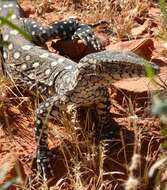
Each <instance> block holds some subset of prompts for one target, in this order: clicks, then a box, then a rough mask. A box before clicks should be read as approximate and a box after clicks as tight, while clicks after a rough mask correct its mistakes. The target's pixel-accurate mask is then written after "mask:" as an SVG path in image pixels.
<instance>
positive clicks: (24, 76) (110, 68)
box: [0, 0, 159, 180]
mask: <svg viewBox="0 0 167 190" xmlns="http://www.w3.org/2000/svg"><path fill="white" fill-rule="evenodd" d="M9 9H12V10H13V15H12V21H13V22H14V23H16V24H17V25H20V26H24V23H23V21H22V20H20V19H19V18H20V16H21V15H20V8H19V7H18V5H17V2H16V1H14V0H12V1H9V0H7V1H2V0H0V16H5V15H6V14H7V12H8V11H9ZM1 33H2V37H3V40H4V41H9V42H10V44H9V45H8V47H4V48H3V58H4V67H5V69H6V72H7V73H8V75H9V76H10V77H11V78H12V80H15V81H16V82H17V81H19V82H20V81H21V82H23V83H24V84H25V86H27V87H29V88H33V87H36V88H37V89H38V90H40V91H41V93H42V94H43V95H44V97H45V99H44V101H43V102H42V103H41V104H40V105H39V107H38V109H37V110H36V118H35V136H36V142H37V166H38V170H39V171H40V172H41V174H42V175H43V177H44V180H47V179H48V178H50V177H51V176H53V175H54V173H53V171H52V170H51V165H50V162H49V155H48V152H49V149H48V141H47V139H48V132H47V118H48V117H47V116H48V114H50V115H51V116H54V117H56V116H58V115H59V116H60V115H61V113H62V112H66V111H67V110H68V108H69V107H71V106H72V107H75V108H79V107H91V106H92V105H96V109H97V113H98V118H99V119H98V126H97V127H98V128H99V129H100V128H102V127H103V128H106V127H109V126H110V116H109V113H110V112H109V109H110V102H109V94H108V92H107V87H108V86H110V85H111V84H112V83H113V82H114V81H117V80H121V79H122V78H132V77H137V76H145V69H144V60H143V59H142V58H140V57H139V56H137V55H135V54H133V53H131V52H119V51H118V52H111V51H102V52H99V53H93V54H89V55H87V56H85V57H84V58H83V59H81V60H80V61H79V63H78V64H77V63H75V62H73V61H71V60H69V59H67V58H65V57H62V56H60V55H56V54H53V53H49V52H48V51H47V50H44V49H42V48H40V47H38V46H36V45H35V44H34V43H32V42H29V41H27V40H26V39H24V37H22V36H21V35H20V34H19V33H18V32H17V31H15V30H13V29H11V28H9V27H8V26H3V27H2V32H1ZM150 66H151V67H152V68H153V69H154V70H155V71H157V72H158V70H159V69H158V67H157V66H156V65H154V64H152V65H151V64H150Z"/></svg>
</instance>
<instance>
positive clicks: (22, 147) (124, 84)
mask: <svg viewBox="0 0 167 190" xmlns="http://www.w3.org/2000/svg"><path fill="white" fill-rule="evenodd" d="M40 2H41V3H40ZM48 2H49V1H38V2H36V1H30V0H23V1H22V3H21V5H22V7H23V9H24V10H25V13H26V15H27V17H32V18H35V19H37V20H38V21H40V22H42V23H43V24H48V23H50V22H53V21H55V20H62V19H66V18H69V17H71V16H73V17H74V16H75V17H77V18H79V19H81V20H82V21H84V22H95V21H96V19H92V14H91V13H90V11H89V8H87V7H86V6H85V7H84V5H83V4H82V5H80V4H79V3H76V2H78V1H76V2H75V1H74V2H75V3H74V2H73V1H70V0H69V1H60V0H55V1H50V2H52V3H50V4H49V3H48ZM81 2H82V1H81ZM84 11H85V12H86V13H87V14H86V13H85V15H87V16H85V15H84V13H83V12H84ZM146 11H147V13H146V14H144V15H142V14H141V15H138V16H136V18H134V23H136V24H134V26H133V27H132V29H131V38H132V40H127V39H126V40H120V38H118V36H113V35H111V34H109V33H108V32H107V29H110V27H111V25H109V26H103V27H102V29H101V28H96V32H97V34H98V35H99V37H100V39H101V40H102V43H103V45H104V47H105V48H106V49H110V50H115V49H116V50H118V49H120V50H131V51H133V52H135V53H137V54H139V55H141V56H143V57H145V58H147V59H151V60H153V61H154V62H155V63H157V64H158V65H159V66H160V67H161V73H160V76H161V77H162V80H164V81H165V80H166V78H165V77H166V73H167V66H166V64H167V60H166V59H167V58H166V54H167V49H166V48H165V46H163V41H161V40H160V39H159V38H157V37H156V32H157V31H159V29H160V27H161V25H162V23H161V17H160V9H159V7H158V6H157V4H155V3H152V4H149V8H148V7H147V9H146ZM98 19H99V18H97V20H98ZM101 19H106V18H102V17H101ZM107 19H108V18H107ZM136 20H137V21H136ZM139 20H140V22H141V23H140V22H139ZM143 20H144V21H143ZM139 23H140V24H139ZM51 44H52V45H51ZM55 44H56V45H55ZM47 45H48V49H49V50H50V51H52V52H60V53H61V51H62V48H63V51H64V52H66V54H67V55H68V56H70V57H73V55H77V56H76V57H75V59H77V57H82V56H84V55H85V54H86V53H88V52H90V51H91V50H90V49H89V47H85V46H84V45H83V44H82V43H79V44H77V43H76V44H73V43H72V42H69V41H68V42H66V41H60V40H55V41H54V43H53V42H50V43H48V44H47ZM51 46H52V47H51ZM53 47H56V48H57V49H54V48H53ZM157 80H158V79H157ZM0 84H3V85H1V89H0V97H1V100H2V101H1V102H2V103H1V110H3V112H1V113H0V126H1V128H0V155H1V157H0V166H3V163H4V162H6V161H8V163H9V168H8V174H7V176H6V177H5V178H4V179H2V180H1V179H0V183H3V182H5V181H8V180H9V179H11V178H12V177H14V176H16V174H18V170H19V171H20V173H21V175H22V178H23V179H24V180H25V179H26V178H27V177H28V176H30V175H33V174H34V170H35V167H34V165H35V164H34V161H33V158H35V156H34V155H35V148H36V146H35V141H34V127H33V125H34V113H33V110H35V108H36V107H37V105H38V103H39V101H40V98H41V97H37V96H36V95H34V94H32V93H30V92H27V91H26V92H25V91H24V90H23V89H22V88H20V89H17V88H14V87H12V86H13V85H12V84H11V83H9V82H7V81H6V79H1V82H0ZM10 89H12V92H11V90H10ZM158 89H160V87H159V86H157V85H152V84H151V83H150V82H149V80H148V79H146V78H141V79H136V80H122V81H120V82H118V83H116V84H114V85H113V86H112V87H111V89H110V91H111V102H112V107H111V113H112V116H113V118H114V119H115V120H116V122H118V123H119V125H121V126H123V127H122V130H121V131H122V133H120V135H118V137H117V138H118V139H121V141H120V140H119V143H117V141H115V142H114V143H113V144H112V148H111V149H112V153H111V156H110V157H109V158H108V159H109V160H108V161H106V163H105V167H106V168H107V170H108V171H119V172H124V173H125V174H126V175H125V176H123V177H122V176H120V174H115V176H114V177H115V178H120V179H123V180H124V179H126V178H127V170H126V168H125V167H124V165H125V164H126V163H130V161H131V157H132V155H133V150H134V147H135V145H134V141H135V142H137V143H139V144H140V145H136V146H137V147H138V149H140V153H141V155H142V164H143V166H142V168H143V167H148V165H149V164H150V163H152V162H154V161H155V160H156V159H157V158H158V152H159V145H160V141H161V137H160V122H159V119H158V118H155V117H154V116H152V114H151V111H150V104H151V101H150V98H151V92H152V91H155V90H158ZM135 115H137V116H138V119H137V120H134V119H133V118H134V116H135ZM56 126H57V125H56V124H53V123H50V125H49V127H50V130H51V131H52V132H51V133H50V138H49V146H50V148H51V149H52V150H53V152H57V154H58V155H60V156H62V153H61V151H60V150H59V149H58V150H57V148H56V147H57V145H58V144H63V143H62V142H59V141H57V140H56V138H55V137H54V134H55V133H54V132H53V131H54V130H55V128H56ZM134 126H137V127H136V128H134ZM58 130H59V132H60V134H61V135H62V138H63V139H66V140H67V139H68V140H69V139H70V140H71V137H70V135H69V134H68V130H65V129H64V127H61V128H60V127H59V129H58ZM122 138H123V139H124V140H123V142H124V143H125V144H126V145H127V146H126V148H125V152H126V156H125V155H124V150H123V149H124V148H123V147H124V144H123V143H122ZM71 143H72V144H71V145H69V144H70V143H67V144H65V143H64V144H63V145H62V146H67V147H69V149H70V151H71V152H72V151H73V149H75V146H76V145H75V146H73V143H74V142H73V141H72V142H71ZM71 146H72V148H71ZM82 148H83V149H85V147H84V146H83V147H82ZM82 148H81V149H82ZM65 154H66V157H67V160H68V159H69V157H70V156H69V155H68V151H67V153H65ZM125 157H126V159H125ZM110 158H112V160H111V159H110ZM97 159H98V158H97ZM114 160H116V161H117V163H116V162H114ZM119 163H121V164H120V165H119ZM54 164H55V163H54ZM147 164H148V165H147ZM55 165H56V166H55V167H54V170H55V171H59V172H57V173H58V174H57V175H56V179H57V180H59V179H61V177H62V176H63V175H64V174H66V172H67V171H66V169H65V167H63V166H64V162H63V161H62V160H60V161H57V162H56V164H55ZM18 168H21V169H18ZM32 168H33V169H34V170H32ZM95 168H96V166H95ZM142 168H141V173H142V172H143V171H142ZM141 175H142V174H141ZM90 176H91V175H90ZM112 180H113V179H112ZM55 181H56V180H55ZM113 181H114V180H113ZM116 184H117V181H116V182H113V187H116V186H115V185H116ZM120 184H122V182H120ZM33 185H34V184H33ZM143 187H144V186H143ZM143 187H141V189H143ZM17 188H19V187H15V186H12V188H11V189H17ZM145 188H146V187H145ZM55 189H56V188H55ZM64 189H66V188H65V187H64ZM67 189H68V188H67ZM115 189H121V186H120V185H118V186H117V187H116V188H115Z"/></svg>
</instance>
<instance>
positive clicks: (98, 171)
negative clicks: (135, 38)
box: [0, 0, 158, 190]
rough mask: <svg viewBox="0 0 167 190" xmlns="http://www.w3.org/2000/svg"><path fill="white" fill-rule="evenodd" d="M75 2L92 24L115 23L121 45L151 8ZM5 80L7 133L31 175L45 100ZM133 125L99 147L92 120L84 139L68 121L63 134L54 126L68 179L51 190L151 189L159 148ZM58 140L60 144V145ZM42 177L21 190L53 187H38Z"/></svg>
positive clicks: (1, 88)
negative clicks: (39, 116) (40, 108)
mask: <svg viewBox="0 0 167 190" xmlns="http://www.w3.org/2000/svg"><path fill="white" fill-rule="evenodd" d="M71 2H72V3H73V4H75V7H74V8H75V9H76V8H77V6H78V4H79V5H80V9H79V11H80V10H82V6H84V8H86V9H84V10H85V11H83V12H82V14H81V17H82V18H84V20H86V21H87V22H91V23H93V22H96V21H98V20H101V19H103V20H107V21H110V25H111V27H112V28H113V29H114V31H115V32H116V34H117V37H118V38H120V39H123V38H124V37H125V36H126V37H127V36H129V35H130V32H131V29H132V28H133V27H134V26H135V22H134V19H135V18H136V17H138V16H141V15H142V16H144V15H145V14H147V12H148V8H149V3H150V1H149V0H142V1H141V0H135V1H133V3H132V0H127V1H125V0H124V1H123V0H122V1H121V0H120V1H110V0H106V1H98V0H90V1H89V2H88V1H86V0H80V1H79V0H78V1H74V0H69V1H63V3H64V4H66V3H67V4H69V3H71ZM76 11H77V10H76ZM92 13H93V14H92ZM0 80H1V81H0V92H1V93H0V122H1V123H0V124H1V126H2V127H1V130H3V132H5V133H6V137H7V139H8V140H7V141H8V145H9V147H8V149H11V150H13V151H16V152H17V153H18V154H19V155H20V160H21V162H22V164H23V165H24V164H27V162H28V166H27V167H26V169H28V170H31V162H32V158H33V153H34V152H35V150H34V149H35V142H34V140H33V139H34V135H33V133H34V132H33V120H34V110H35V109H36V108H37V106H38V105H39V97H36V96H33V98H30V97H32V95H30V94H26V93H24V95H23V94H22V92H20V90H19V89H18V88H16V87H13V85H11V83H9V82H7V80H6V79H4V78H2V77H1V78H0ZM27 97H28V98H27ZM34 99H35V101H34ZM127 107H129V109H127V113H126V114H127V116H134V117H131V118H135V115H134V113H136V110H135V108H134V105H133V104H132V103H129V105H127ZM136 109H137V108H136ZM128 110H129V111H128ZM131 121H132V120H131ZM131 121H130V122H129V120H128V122H129V123H131V126H130V127H129V126H128V127H129V128H131V131H132V132H131V131H130V130H127V129H124V130H123V131H122V132H121V133H120V134H119V135H118V138H115V139H113V140H112V141H105V140H104V141H101V143H99V144H97V143H95V140H94V138H93V134H92V133H91V131H92V130H91V128H94V127H95V126H93V127H92V126H91V125H90V123H91V122H90V121H89V117H87V118H86V122H85V126H84V127H85V128H82V129H81V130H79V131H80V132H81V133H82V138H80V135H78V133H76V130H74V128H76V127H77V128H80V127H79V126H74V124H73V123H71V122H70V121H69V118H68V117H66V116H64V117H63V120H61V126H62V127H61V129H60V130H59V129H58V130H57V128H56V127H55V125H54V124H53V123H54V122H53V123H52V124H50V140H49V144H50V147H51V148H52V149H53V151H52V152H56V153H57V156H58V157H60V161H58V163H59V165H58V164H57V162H56V163H55V161H54V163H55V164H57V165H58V166H55V170H56V172H57V173H58V174H59V173H61V174H62V175H60V176H61V177H60V176H59V175H58V176H57V177H59V178H58V180H57V181H56V183H55V184H54V185H53V186H52V188H51V189H52V190H111V189H113V190H119V189H120V190H121V189H124V188H125V189H126V190H137V189H143V190H144V189H147V185H148V181H149V179H148V171H149V168H150V165H151V164H152V163H153V162H154V161H155V160H156V158H157V154H158V143H157V141H156V140H154V138H153V137H152V138H151V137H150V138H149V137H148V139H149V140H148V141H147V140H146V141H145V139H144V138H143V136H142V130H141V129H140V128H139V127H138V125H137V122H136V120H135V119H134V120H133V121H132V122H131ZM128 122H127V125H128ZM77 125H78V124H77ZM64 128H65V129H64ZM125 131H126V133H125ZM55 137H56V138H57V139H58V140H57V139H56V140H55ZM55 145H56V146H55ZM57 145H59V146H57ZM18 148H19V149H18ZM25 148H26V150H25ZM27 149H28V150H27ZM108 149H109V153H108ZM23 152H24V153H26V154H27V155H26V156H29V157H31V159H30V160H28V161H27V160H23V157H24V156H25V154H23ZM30 155H31V156H30ZM37 177H38V176H36V177H35V178H33V179H31V180H30V181H28V185H27V184H26V185H25V186H23V185H21V187H20V189H43V190H44V189H48V187H47V185H46V184H45V183H43V182H41V181H38V178H37ZM36 183H37V185H36ZM150 190H151V189H150Z"/></svg>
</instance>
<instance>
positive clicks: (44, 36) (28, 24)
mask: <svg viewBox="0 0 167 190" xmlns="http://www.w3.org/2000/svg"><path fill="white" fill-rule="evenodd" d="M22 20H23V26H24V29H25V31H27V32H28V33H29V34H30V35H31V37H32V40H33V42H34V43H35V44H37V45H43V44H44V43H45V42H46V41H48V40H49V39H50V38H51V36H50V29H49V28H48V27H44V26H42V25H41V24H40V23H39V22H37V21H35V20H33V19H31V18H23V19H22Z"/></svg>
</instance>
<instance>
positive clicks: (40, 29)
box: [23, 18, 102, 50]
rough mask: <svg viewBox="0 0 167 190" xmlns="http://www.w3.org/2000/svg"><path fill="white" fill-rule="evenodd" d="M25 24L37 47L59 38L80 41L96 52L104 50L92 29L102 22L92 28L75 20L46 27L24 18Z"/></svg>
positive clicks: (71, 19)
mask: <svg viewBox="0 0 167 190" xmlns="http://www.w3.org/2000/svg"><path fill="white" fill-rule="evenodd" d="M23 22H24V29H25V30H26V31H27V32H28V33H29V34H31V36H32V39H33V42H35V43H36V44H37V45H43V44H44V43H45V42H46V41H48V40H51V39H54V38H56V37H59V38H61V39H72V40H79V39H80V40H82V41H83V42H84V43H85V44H86V45H87V44H90V45H91V46H92V47H93V48H94V49H95V50H101V49H102V45H101V42H100V40H99V38H98V37H97V36H96V35H95V34H94V33H93V32H92V27H94V25H95V26H96V25H100V24H101V22H100V23H95V24H94V25H93V24H92V25H91V26H92V27H91V26H89V25H88V24H83V23H80V22H79V21H78V20H77V19H73V18H70V19H69V20H64V21H59V22H57V21H56V22H53V23H50V24H49V25H48V26H45V27H44V26H42V25H41V24H40V23H39V22H37V21H34V20H32V19H30V18H28V19H27V18H26V19H25V18H23Z"/></svg>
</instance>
